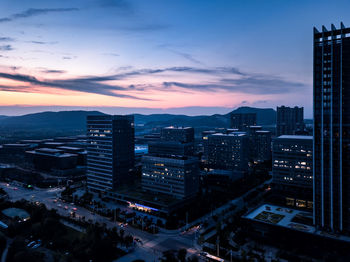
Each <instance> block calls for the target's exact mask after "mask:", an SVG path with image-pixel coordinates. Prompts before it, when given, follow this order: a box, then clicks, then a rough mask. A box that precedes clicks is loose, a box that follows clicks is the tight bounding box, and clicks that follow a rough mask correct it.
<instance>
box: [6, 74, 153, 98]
mask: <svg viewBox="0 0 350 262" xmlns="http://www.w3.org/2000/svg"><path fill="white" fill-rule="evenodd" d="M0 78H6V79H11V80H15V81H19V82H22V83H26V84H29V85H31V87H34V88H35V87H38V86H41V87H52V88H59V89H65V90H71V91H78V92H86V93H93V94H100V95H107V96H113V97H121V98H130V99H135V100H148V101H151V99H147V98H142V97H136V96H132V95H127V94H123V93H118V91H119V92H120V91H128V87H121V86H116V85H107V84H103V83H100V82H102V81H103V80H99V79H103V78H73V79H63V80H62V79H53V80H43V81H41V80H38V79H37V78H35V77H33V76H30V75H23V74H10V73H0ZM91 79H92V80H91ZM6 88H7V91H9V90H10V89H11V88H13V89H14V90H15V91H18V87H12V86H8V87H6Z"/></svg>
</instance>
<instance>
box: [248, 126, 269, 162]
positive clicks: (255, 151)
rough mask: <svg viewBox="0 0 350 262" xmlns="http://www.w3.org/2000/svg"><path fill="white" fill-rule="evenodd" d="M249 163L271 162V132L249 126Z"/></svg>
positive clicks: (259, 127)
mask: <svg viewBox="0 0 350 262" xmlns="http://www.w3.org/2000/svg"><path fill="white" fill-rule="evenodd" d="M248 137H249V161H252V162H254V163H258V162H264V161H271V132H270V131H267V130H262V127H261V126H250V127H249V130H248Z"/></svg>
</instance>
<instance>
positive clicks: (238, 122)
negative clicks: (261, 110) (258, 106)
mask: <svg viewBox="0 0 350 262" xmlns="http://www.w3.org/2000/svg"><path fill="white" fill-rule="evenodd" d="M230 121H231V123H230V127H231V128H233V129H238V130H239V131H247V130H248V128H249V127H250V126H256V113H231V114H230Z"/></svg>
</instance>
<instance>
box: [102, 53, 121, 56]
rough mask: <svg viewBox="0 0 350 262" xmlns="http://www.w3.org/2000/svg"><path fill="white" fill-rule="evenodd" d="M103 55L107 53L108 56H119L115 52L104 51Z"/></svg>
mask: <svg viewBox="0 0 350 262" xmlns="http://www.w3.org/2000/svg"><path fill="white" fill-rule="evenodd" d="M103 55H108V56H120V55H119V54H117V53H104V54H103Z"/></svg>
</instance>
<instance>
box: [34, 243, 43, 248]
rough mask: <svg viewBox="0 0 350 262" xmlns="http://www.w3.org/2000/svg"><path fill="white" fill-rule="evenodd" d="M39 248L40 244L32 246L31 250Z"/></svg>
mask: <svg viewBox="0 0 350 262" xmlns="http://www.w3.org/2000/svg"><path fill="white" fill-rule="evenodd" d="M40 246H41V244H40V243H38V244H36V245H34V246H33V247H32V249H36V248H38V247H40Z"/></svg>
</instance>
